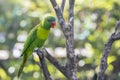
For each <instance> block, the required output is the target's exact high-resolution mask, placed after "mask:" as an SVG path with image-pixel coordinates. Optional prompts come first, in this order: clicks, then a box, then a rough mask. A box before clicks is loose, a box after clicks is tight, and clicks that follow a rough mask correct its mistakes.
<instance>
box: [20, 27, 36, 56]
mask: <svg viewBox="0 0 120 80" xmlns="http://www.w3.org/2000/svg"><path fill="white" fill-rule="evenodd" d="M37 27H38V26H36V27H35V28H33V29H32V30H31V31H30V33H29V34H28V37H27V40H26V41H25V43H24V48H23V50H22V55H21V56H23V55H24V53H25V52H26V50H27V49H28V48H29V47H30V45H31V44H32V43H33V42H34V40H35V39H36V31H37Z"/></svg>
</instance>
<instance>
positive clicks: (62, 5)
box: [61, 0, 66, 13]
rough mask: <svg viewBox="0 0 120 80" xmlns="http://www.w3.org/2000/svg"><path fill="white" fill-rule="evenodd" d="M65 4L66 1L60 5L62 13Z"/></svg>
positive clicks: (63, 0)
mask: <svg viewBox="0 0 120 80" xmlns="http://www.w3.org/2000/svg"><path fill="white" fill-rule="evenodd" d="M65 2H66V0H62V4H61V11H62V13H63V11H64V7H65Z"/></svg>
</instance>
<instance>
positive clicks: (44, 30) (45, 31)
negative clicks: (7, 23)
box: [17, 15, 56, 77]
mask: <svg viewBox="0 0 120 80" xmlns="http://www.w3.org/2000/svg"><path fill="white" fill-rule="evenodd" d="M55 26H56V20H55V18H54V17H53V16H50V15H49V16H46V17H45V18H44V19H43V20H42V21H41V22H40V24H38V25H37V26H36V27H34V28H33V29H32V30H31V31H30V33H29V34H28V37H27V40H26V41H25V43H24V48H23V50H22V54H21V56H23V61H22V64H21V66H20V69H19V72H18V75H17V76H18V77H19V76H20V74H21V73H22V71H23V68H24V66H25V63H26V61H27V59H28V57H29V56H30V55H31V54H32V52H33V51H34V48H36V47H38V48H41V47H42V46H43V44H44V42H45V41H46V39H47V38H48V35H49V33H50V28H54V27H55Z"/></svg>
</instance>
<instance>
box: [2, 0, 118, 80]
mask: <svg viewBox="0 0 120 80" xmlns="http://www.w3.org/2000/svg"><path fill="white" fill-rule="evenodd" d="M56 1H57V3H58V4H59V5H60V4H61V0H56ZM66 1H68V0H66ZM74 11H75V19H74V22H75V23H74V34H75V36H74V38H75V54H76V55H78V73H77V76H78V78H79V80H96V79H95V77H96V74H97V73H98V70H99V65H100V58H101V55H102V52H103V48H104V44H105V42H107V40H108V38H109V36H110V35H111V33H112V32H113V31H114V26H115V23H116V21H117V20H119V19H120V0H75V10H74ZM46 14H52V15H55V16H56V14H55V12H54V10H53V8H52V6H51V4H50V1H49V0H0V80H18V79H17V77H16V75H17V72H18V69H19V66H20V64H21V61H22V58H20V54H21V50H22V48H23V43H24V41H25V40H26V37H27V35H28V33H29V31H30V30H31V29H32V28H33V27H34V26H36V25H37V24H38V23H39V22H40V20H41V19H42V18H43V16H44V15H46ZM64 18H65V20H66V22H67V18H68V2H67V3H66V6H65V11H64ZM44 47H46V48H47V50H48V51H49V52H50V53H51V55H53V56H54V57H55V58H56V59H58V60H59V61H60V62H61V63H63V64H64V63H65V62H66V61H65V56H66V52H65V38H64V36H63V33H62V31H61V28H60V26H59V24H57V27H56V28H55V29H52V30H51V34H50V35H49V38H48V40H47V41H46V43H45V45H44ZM38 60H39V59H38V57H37V55H36V54H35V53H34V54H33V55H32V56H31V57H30V58H29V60H28V62H27V64H26V66H25V69H24V71H23V73H22V76H21V79H20V80H44V76H43V74H42V71H41V70H40V68H39V66H38V65H37V63H38ZM108 64H109V65H108V68H107V71H106V75H107V77H106V80H120V41H116V42H115V43H114V44H113V46H112V50H111V53H110V55H109V57H108ZM47 65H48V69H49V71H50V73H51V77H52V78H53V79H54V80H66V78H65V77H64V76H63V75H62V74H61V73H60V72H59V71H58V70H57V69H56V68H55V67H54V66H53V65H51V63H50V62H49V61H47Z"/></svg>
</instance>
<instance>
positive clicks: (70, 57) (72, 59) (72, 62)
mask: <svg viewBox="0 0 120 80" xmlns="http://www.w3.org/2000/svg"><path fill="white" fill-rule="evenodd" d="M68 21H69V23H68V28H69V29H68V32H69V34H68V35H67V39H66V40H67V41H66V48H67V63H66V69H67V73H68V75H69V76H71V77H69V80H78V79H77V76H76V72H77V64H76V63H77V60H76V56H75V53H74V29H73V28H74V0H69V18H68ZM71 72H72V73H71Z"/></svg>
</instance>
